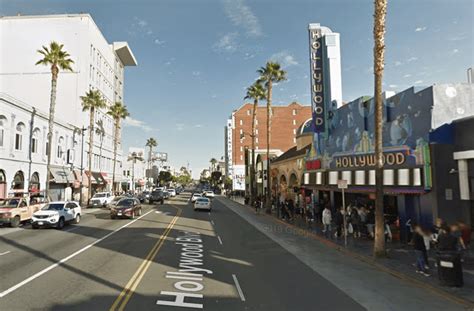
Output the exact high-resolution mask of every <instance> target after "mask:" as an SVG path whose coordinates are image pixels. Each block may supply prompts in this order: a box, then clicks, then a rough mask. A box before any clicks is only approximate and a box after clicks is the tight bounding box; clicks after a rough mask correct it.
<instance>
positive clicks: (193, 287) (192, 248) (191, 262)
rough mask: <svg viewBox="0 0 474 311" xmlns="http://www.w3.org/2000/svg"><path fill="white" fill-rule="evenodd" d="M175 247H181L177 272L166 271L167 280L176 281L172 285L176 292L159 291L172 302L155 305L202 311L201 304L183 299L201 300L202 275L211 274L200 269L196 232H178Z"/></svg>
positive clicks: (199, 249) (198, 241)
mask: <svg viewBox="0 0 474 311" xmlns="http://www.w3.org/2000/svg"><path fill="white" fill-rule="evenodd" d="M175 244H176V245H181V256H180V259H179V268H180V269H179V270H178V271H167V272H166V278H167V279H177V280H179V281H177V282H176V283H174V284H173V286H174V288H175V289H176V290H177V291H161V292H160V294H161V295H167V296H173V297H174V300H158V301H157V302H156V304H157V305H166V306H175V307H186V308H195V309H202V308H203V305H202V303H191V302H185V301H184V300H185V298H195V299H202V298H203V295H202V294H199V293H197V292H200V291H202V290H203V289H204V285H203V284H202V282H203V274H204V273H207V274H212V271H211V270H208V269H203V268H200V266H203V264H204V263H203V244H202V239H201V238H200V234H199V233H197V232H188V231H183V232H180V237H178V238H176V242H175Z"/></svg>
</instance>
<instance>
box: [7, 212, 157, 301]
mask: <svg viewBox="0 0 474 311" xmlns="http://www.w3.org/2000/svg"><path fill="white" fill-rule="evenodd" d="M151 212H153V210H151V211H149V212H147V213H145V214H143V215H142V216H140V217H138V218H137V219H134V220H132V221H130V222H128V223H126V224H125V225H123V226H122V227H120V228H118V229H115V230H114V231H112V232H110V233H108V234H106V235H105V236H103V237H102V238H100V239H98V240H95V241H94V242H92V243H91V244H89V245H87V246H84V247H83V248H81V249H80V250H78V251H76V252H74V253H72V254H71V255H69V256H67V257H65V258H63V259H61V260H59V261H58V262H56V263H54V264H52V265H51V266H49V267H47V268H44V269H43V270H41V271H40V272H37V273H35V274H33V275H32V276H30V277H29V278H27V279H25V280H23V281H21V282H20V283H18V284H16V285H14V286H12V287H10V288H9V289H6V290H4V291H3V292H1V293H0V298H3V297H5V296H6V295H8V294H10V293H11V292H13V291H15V290H17V289H19V288H20V287H22V286H24V285H26V284H28V283H30V282H31V281H33V280H35V279H37V278H39V277H40V276H42V275H43V274H45V273H46V272H48V271H50V270H53V269H54V268H56V267H57V266H59V265H60V264H63V263H65V262H66V261H68V260H70V259H72V258H74V257H76V256H77V255H79V254H80V253H82V252H84V251H86V250H88V249H89V248H91V247H92V246H94V245H95V244H97V243H99V242H102V241H103V240H105V239H107V238H108V237H110V236H111V235H113V234H115V233H117V232H118V231H120V230H122V229H123V228H125V227H128V226H130V225H131V224H133V223H134V222H136V221H137V220H139V219H141V218H143V217H145V216H146V215H148V214H150V213H151Z"/></svg>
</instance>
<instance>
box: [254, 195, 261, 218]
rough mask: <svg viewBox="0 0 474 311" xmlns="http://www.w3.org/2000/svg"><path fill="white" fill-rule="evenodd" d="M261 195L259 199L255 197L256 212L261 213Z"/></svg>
mask: <svg viewBox="0 0 474 311" xmlns="http://www.w3.org/2000/svg"><path fill="white" fill-rule="evenodd" d="M260 201H261V199H260V196H258V197H257V199H255V202H254V203H253V204H254V205H255V214H259V210H260Z"/></svg>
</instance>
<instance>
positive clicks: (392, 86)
mask: <svg viewBox="0 0 474 311" xmlns="http://www.w3.org/2000/svg"><path fill="white" fill-rule="evenodd" d="M388 87H389V88H391V89H394V88H396V87H398V85H396V84H390V85H389V86H388Z"/></svg>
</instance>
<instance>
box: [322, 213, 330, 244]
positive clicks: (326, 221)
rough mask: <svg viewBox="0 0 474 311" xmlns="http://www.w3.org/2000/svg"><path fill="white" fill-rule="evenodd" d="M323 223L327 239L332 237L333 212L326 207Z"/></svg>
mask: <svg viewBox="0 0 474 311" xmlns="http://www.w3.org/2000/svg"><path fill="white" fill-rule="evenodd" d="M322 222H323V233H324V236H325V237H326V238H329V237H331V222H332V215H331V210H330V209H329V207H328V206H326V207H325V208H324V210H323V216H322Z"/></svg>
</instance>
